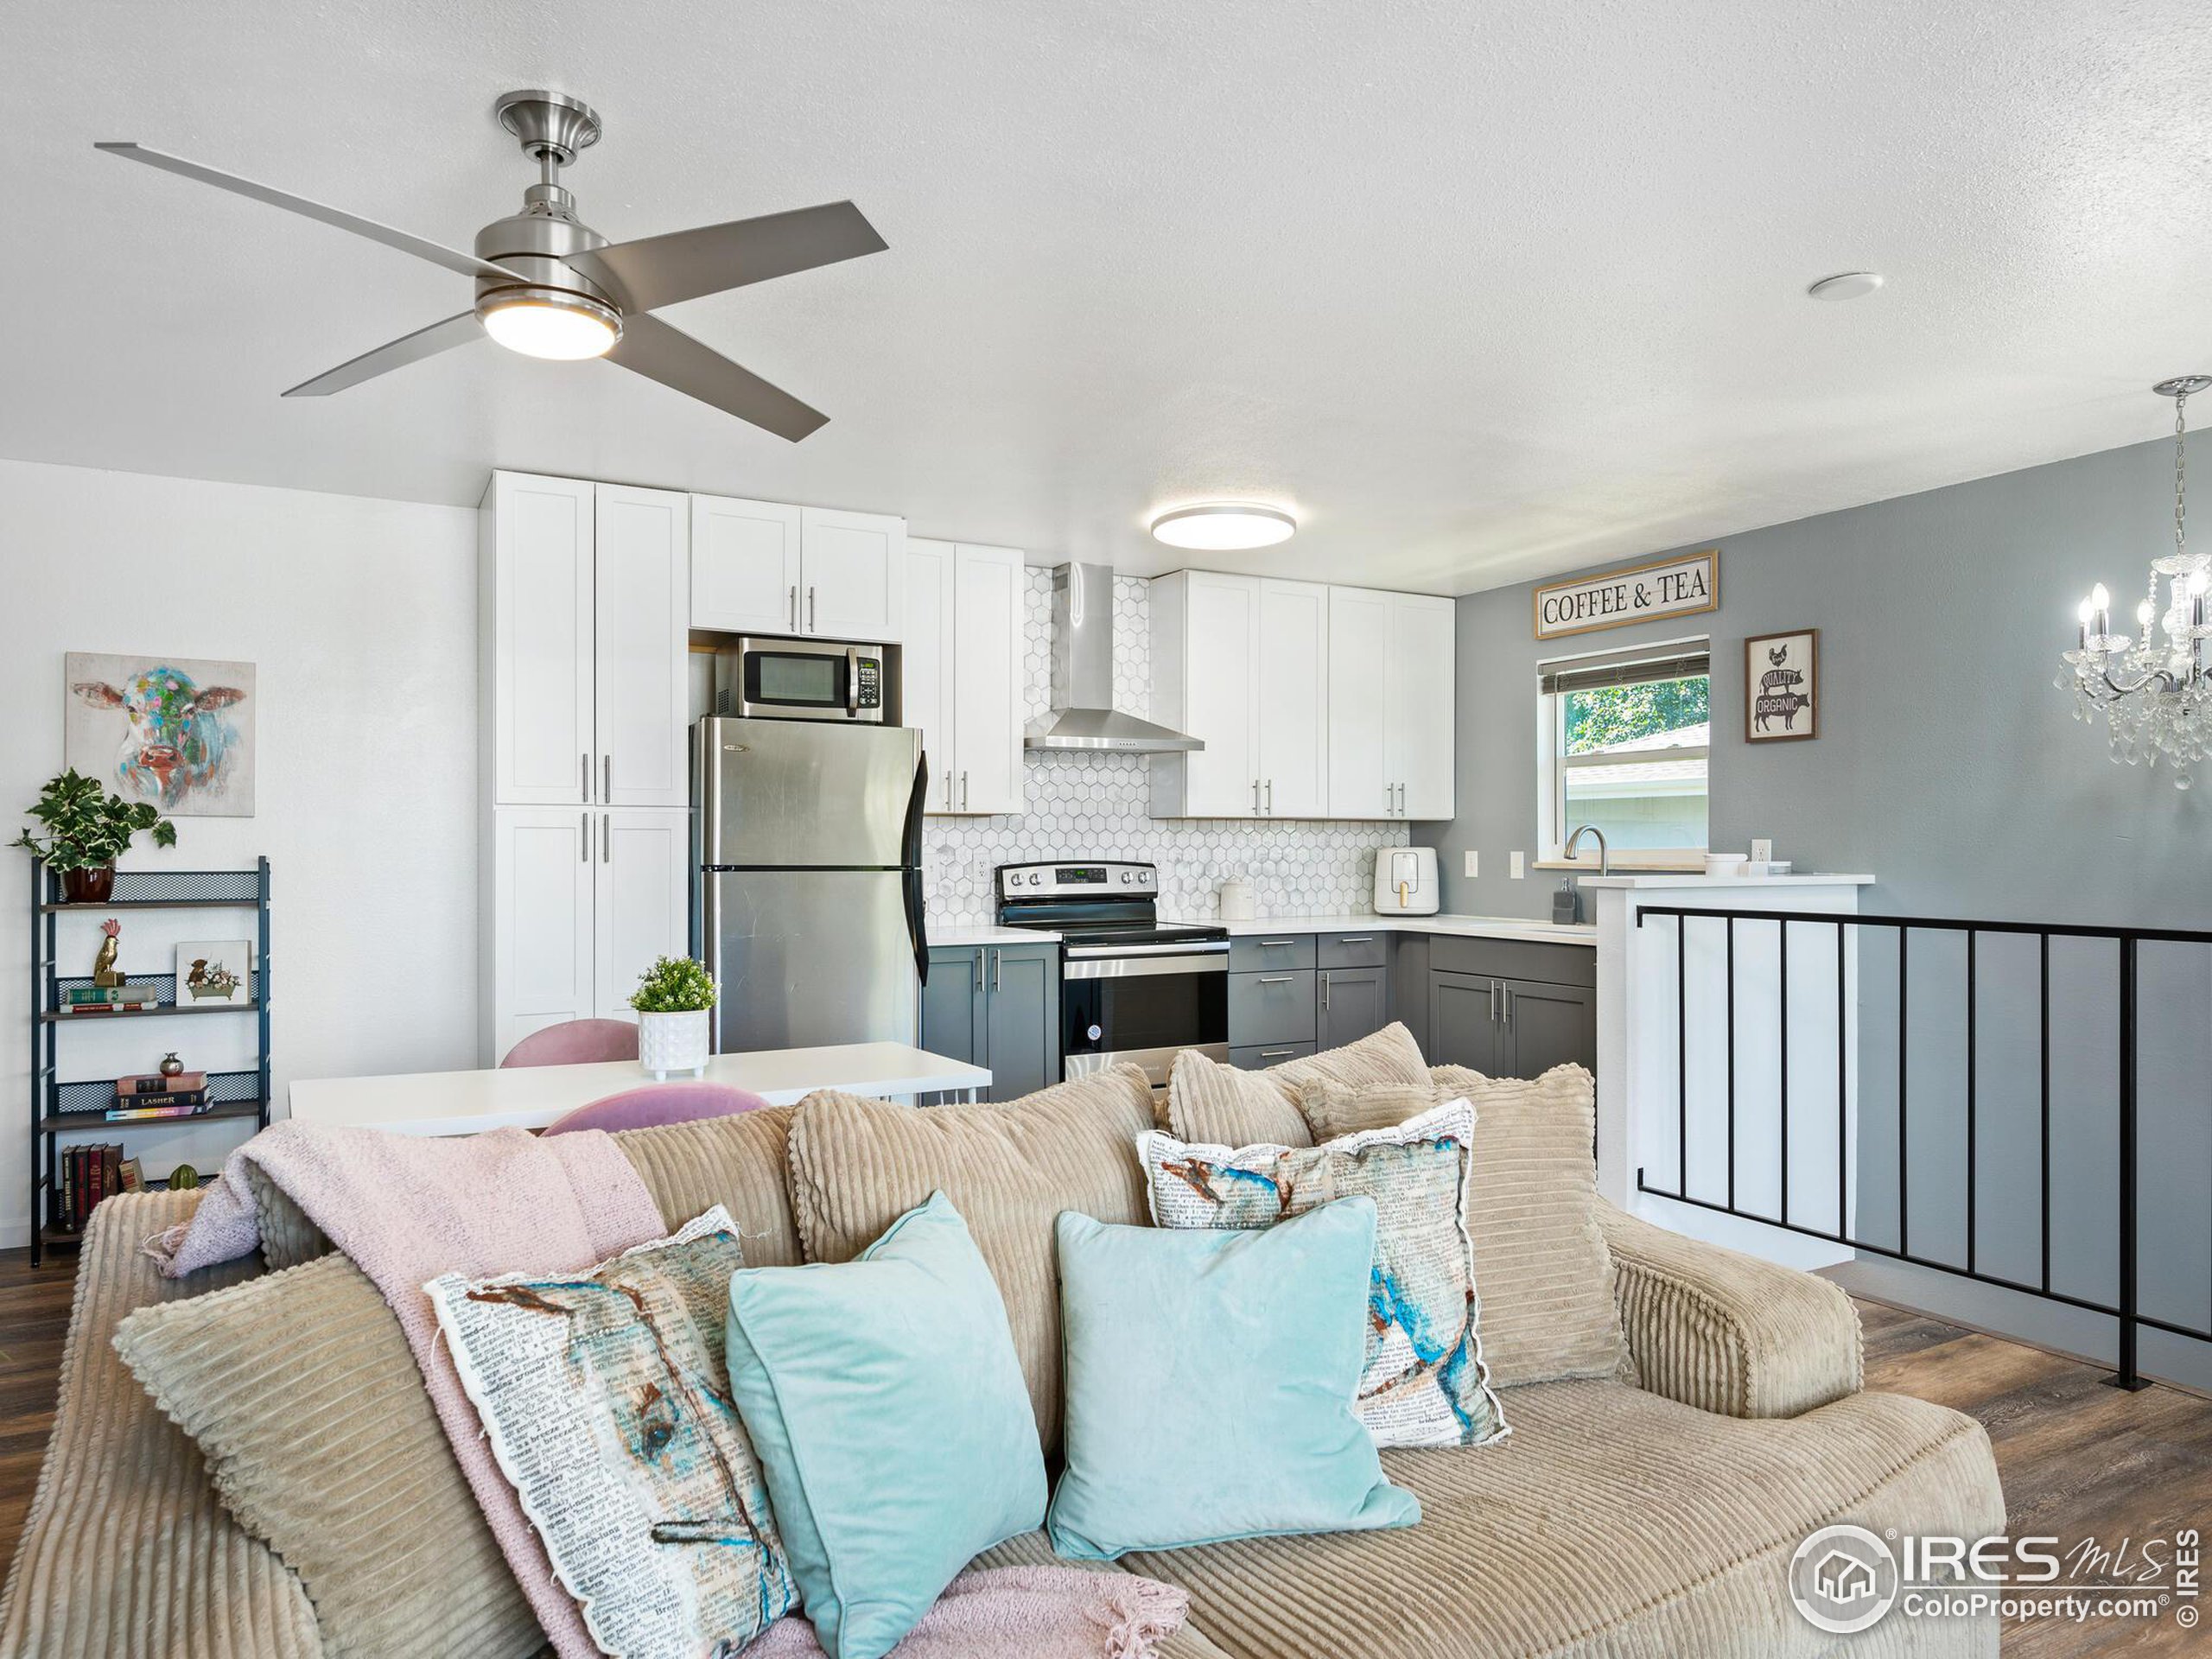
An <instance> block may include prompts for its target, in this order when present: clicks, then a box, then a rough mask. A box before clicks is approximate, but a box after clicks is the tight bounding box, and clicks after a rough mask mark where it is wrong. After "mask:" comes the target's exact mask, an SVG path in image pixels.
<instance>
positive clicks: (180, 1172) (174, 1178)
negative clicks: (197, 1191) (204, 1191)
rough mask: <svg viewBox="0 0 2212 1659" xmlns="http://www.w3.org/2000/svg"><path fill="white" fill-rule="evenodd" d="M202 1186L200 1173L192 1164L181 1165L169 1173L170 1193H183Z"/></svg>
mask: <svg viewBox="0 0 2212 1659" xmlns="http://www.w3.org/2000/svg"><path fill="white" fill-rule="evenodd" d="M197 1185H200V1172H199V1171H198V1170H196V1169H194V1167H193V1166H191V1165H190V1164H179V1165H178V1166H176V1167H175V1169H173V1170H171V1171H169V1191H170V1192H185V1191H187V1190H188V1189H189V1188H192V1187H195V1186H197Z"/></svg>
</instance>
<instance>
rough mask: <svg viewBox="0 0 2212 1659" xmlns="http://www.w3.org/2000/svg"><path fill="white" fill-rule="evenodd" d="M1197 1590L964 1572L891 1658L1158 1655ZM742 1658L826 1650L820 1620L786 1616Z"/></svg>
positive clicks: (1025, 1571) (1050, 1573)
mask: <svg viewBox="0 0 2212 1659" xmlns="http://www.w3.org/2000/svg"><path fill="white" fill-rule="evenodd" d="M1188 1611H1190V1598H1189V1597H1188V1596H1186V1595H1185V1594H1184V1592H1182V1591H1180V1590H1178V1589H1176V1588H1175V1587H1174V1586H1173V1585H1166V1584H1161V1583H1160V1582H1159V1581H1157V1580H1153V1579H1140V1578H1137V1577H1136V1576H1135V1575H1134V1574H1132V1573H1089V1572H1085V1571H1084V1570H1083V1569H1082V1568H1080V1567H988V1568H985V1569H984V1570H982V1572H975V1571H970V1572H967V1573H962V1574H961V1575H960V1576H959V1577H958V1578H957V1579H955V1580H953V1581H952V1582H951V1584H950V1585H949V1586H947V1587H946V1589H945V1592H944V1594H943V1595H942V1596H940V1597H938V1602H937V1605H936V1606H934V1607H932V1608H931V1609H930V1610H929V1611H928V1612H927V1613H926V1614H925V1615H924V1616H923V1618H922V1622H921V1623H920V1624H917V1625H916V1626H914V1628H913V1629H912V1630H909V1631H907V1632H906V1636H905V1637H902V1638H901V1639H900V1641H899V1645H898V1646H897V1647H895V1648H893V1649H891V1653H890V1656H889V1659H980V1656H987V1655H988V1656H996V1659H1154V1656H1155V1655H1157V1654H1158V1653H1159V1651H1160V1643H1162V1642H1164V1641H1166V1639H1167V1638H1168V1637H1171V1636H1173V1635H1174V1634H1175V1632H1176V1631H1178V1630H1181V1629H1182V1628H1183V1618H1184V1615H1185V1613H1187V1612H1188ZM744 1659H823V1652H822V1648H821V1644H820V1643H817V1642H816V1641H815V1639H814V1627H813V1626H812V1625H810V1624H808V1623H807V1622H806V1620H805V1619H804V1618H798V1617H792V1618H779V1619H778V1620H777V1621H776V1622H775V1623H774V1624H771V1625H770V1626H769V1627H768V1628H767V1629H766V1630H763V1631H762V1632H761V1633H760V1640H758V1641H757V1642H754V1643H753V1644H752V1645H751V1646H750V1647H748V1648H747V1649H745V1653H744Z"/></svg>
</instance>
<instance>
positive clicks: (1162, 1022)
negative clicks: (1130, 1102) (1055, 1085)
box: [1060, 945, 1229, 1090]
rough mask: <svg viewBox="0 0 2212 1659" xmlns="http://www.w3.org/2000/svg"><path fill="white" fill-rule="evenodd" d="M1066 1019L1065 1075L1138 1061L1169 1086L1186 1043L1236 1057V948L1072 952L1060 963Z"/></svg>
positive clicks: (1158, 1085)
mask: <svg viewBox="0 0 2212 1659" xmlns="http://www.w3.org/2000/svg"><path fill="white" fill-rule="evenodd" d="M1060 1017H1061V1020H1062V1031H1061V1039H1060V1052H1061V1054H1062V1056H1063V1071H1064V1074H1065V1076H1067V1077H1083V1076H1085V1075H1087V1074H1088V1073H1090V1072H1093V1071H1104V1070H1105V1069H1106V1068H1107V1067H1108V1066H1109V1065H1138V1066H1141V1067H1142V1068H1143V1069H1144V1073H1145V1075H1146V1077H1148V1078H1150V1079H1151V1082H1152V1086H1153V1088H1154V1089H1155V1090H1161V1089H1165V1088H1166V1086H1167V1073H1168V1071H1169V1069H1170V1068H1171V1067H1173V1065H1174V1064H1175V1057H1176V1055H1178V1054H1179V1053H1180V1052H1182V1051H1183V1050H1185V1049H1186V1048H1195V1049H1198V1050H1201V1051H1202V1052H1205V1054H1206V1055H1208V1056H1209V1057H1211V1058H1214V1059H1217V1060H1220V1061H1223V1062H1224V1064H1225V1063H1226V1062H1227V1061H1228V1058H1229V953H1228V951H1227V950H1224V949H1215V950H1187V949H1179V948H1177V947H1173V946H1159V945H1154V946H1139V947H1135V948H1134V949H1131V950H1127V951H1122V952H1116V953H1112V954H1102V955H1097V956H1090V955H1086V954H1084V952H1083V951H1082V950H1072V949H1071V950H1069V951H1068V952H1067V953H1066V957H1065V960H1064V961H1063V962H1062V963H1061V964H1060Z"/></svg>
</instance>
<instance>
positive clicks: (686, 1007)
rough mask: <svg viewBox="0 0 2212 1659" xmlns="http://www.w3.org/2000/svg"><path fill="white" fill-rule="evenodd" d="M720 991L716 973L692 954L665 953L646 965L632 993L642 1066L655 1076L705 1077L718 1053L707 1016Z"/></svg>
mask: <svg viewBox="0 0 2212 1659" xmlns="http://www.w3.org/2000/svg"><path fill="white" fill-rule="evenodd" d="M630 1006H631V1007H633V1008H635V1009H636V1010H637V1011H638V1064H639V1065H641V1066H643V1067H644V1068H645V1070H646V1071H650V1072H652V1074H653V1076H654V1077H656V1078H660V1077H666V1076H667V1075H668V1074H669V1073H670V1072H671V1071H689V1072H690V1073H691V1075H692V1076H693V1077H700V1076H702V1075H704V1073H705V1071H706V1070H707V1057H708V1056H709V1054H710V1053H712V1052H713V1051H714V1045H713V1034H712V1033H710V1032H709V1030H708V1023H709V1020H708V1016H709V1014H710V1013H711V1012H712V1011H713V1008H714V1006H715V976H713V975H712V974H710V973H709V972H708V971H707V970H706V969H705V967H704V966H702V964H700V963H696V962H694V961H692V960H691V958H690V957H661V958H660V960H659V961H658V962H656V963H653V965H652V967H650V968H648V969H645V972H644V973H643V974H642V975H641V976H639V980H638V988H637V989H636V990H634V991H632V992H631V993H630Z"/></svg>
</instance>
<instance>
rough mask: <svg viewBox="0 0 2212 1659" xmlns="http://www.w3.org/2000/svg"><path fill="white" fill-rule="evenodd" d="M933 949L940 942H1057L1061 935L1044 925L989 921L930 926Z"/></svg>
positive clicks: (933, 924) (934, 923)
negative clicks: (993, 922) (1003, 924)
mask: <svg viewBox="0 0 2212 1659" xmlns="http://www.w3.org/2000/svg"><path fill="white" fill-rule="evenodd" d="M929 933H930V944H931V948H932V949H934V948H935V947H937V946H938V945H940V944H1058V943H1059V938H1060V936H1059V935H1058V934H1057V933H1055V932H1053V931H1052V930H1051V929H1049V928H1043V927H994V926H992V925H990V924H988V923H987V922H966V923H961V924H957V925H939V924H938V923H936V922H931V924H930V927H929Z"/></svg>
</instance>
